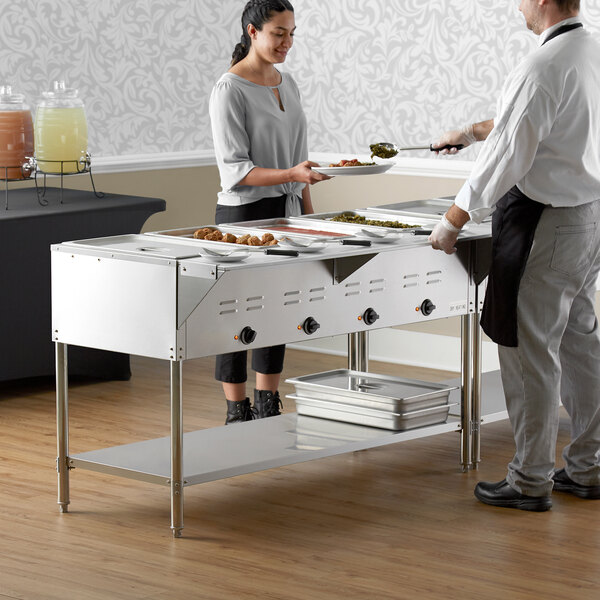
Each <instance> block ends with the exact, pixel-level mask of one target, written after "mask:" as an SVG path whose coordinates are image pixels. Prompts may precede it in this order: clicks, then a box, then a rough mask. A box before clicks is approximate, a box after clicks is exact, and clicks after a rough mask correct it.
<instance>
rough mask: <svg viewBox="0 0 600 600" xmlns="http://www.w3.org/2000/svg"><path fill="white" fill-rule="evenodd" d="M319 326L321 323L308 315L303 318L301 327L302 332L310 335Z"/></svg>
mask: <svg viewBox="0 0 600 600" xmlns="http://www.w3.org/2000/svg"><path fill="white" fill-rule="evenodd" d="M320 327H321V325H319V323H317V321H315V319H313V318H312V317H308V318H307V319H305V321H304V323H302V329H303V330H304V333H307V334H308V335H312V334H313V333H314V332H315V331H316V330H317V329H319V328H320Z"/></svg>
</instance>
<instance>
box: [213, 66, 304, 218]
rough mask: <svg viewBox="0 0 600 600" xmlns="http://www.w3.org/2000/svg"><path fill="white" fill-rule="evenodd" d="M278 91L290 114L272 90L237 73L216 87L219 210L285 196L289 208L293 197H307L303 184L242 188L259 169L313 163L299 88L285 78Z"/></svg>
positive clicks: (228, 76) (214, 107)
mask: <svg viewBox="0 0 600 600" xmlns="http://www.w3.org/2000/svg"><path fill="white" fill-rule="evenodd" d="M277 89H278V90H279V96H280V98H281V104H282V106H283V107H284V109H285V110H281V108H280V107H279V102H278V101H277V98H276V96H275V93H274V92H273V88H271V87H268V86H263V85H258V84H256V83H252V82H251V81H248V80H247V79H244V78H242V77H239V76H238V75H234V74H233V73H225V74H224V75H223V76H222V77H221V79H219V81H218V82H217V83H216V84H215V87H214V88H213V91H212V94H211V96H210V104H209V111H210V119H211V126H212V134H213V141H214V146H215V155H216V158H217V166H218V167H219V174H220V175H221V188H222V191H221V192H219V199H218V203H219V204H225V205H229V206H232V205H240V204H248V203H250V202H254V201H256V200H260V199H261V198H274V197H277V196H282V195H283V194H286V195H287V196H288V205H289V204H290V202H289V201H290V200H292V198H293V197H294V196H296V197H298V196H302V189H303V188H304V186H305V184H304V183H297V182H294V183H284V184H280V185H273V186H265V187H259V186H248V185H238V183H239V182H240V181H241V180H242V179H244V177H246V175H248V173H249V172H250V171H251V170H252V169H253V168H254V167H263V168H267V169H289V168H290V167H293V166H294V165H297V164H298V163H301V162H302V161H305V160H307V159H308V147H307V132H306V117H305V115H304V111H303V110H302V106H301V104H300V92H299V91H298V87H297V86H296V82H295V81H294V79H293V78H292V76H291V75H290V74H289V73H282V74H281V83H280V84H279V86H277ZM294 212H295V211H294Z"/></svg>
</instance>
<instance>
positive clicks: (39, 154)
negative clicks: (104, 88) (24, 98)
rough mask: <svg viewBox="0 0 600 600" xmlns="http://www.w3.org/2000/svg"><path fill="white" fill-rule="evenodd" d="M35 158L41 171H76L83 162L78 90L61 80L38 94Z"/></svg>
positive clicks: (82, 119) (85, 141)
mask: <svg viewBox="0 0 600 600" xmlns="http://www.w3.org/2000/svg"><path fill="white" fill-rule="evenodd" d="M34 132H35V158H36V161H37V168H38V169H39V170H40V171H42V172H44V173H54V174H61V173H62V174H68V173H79V172H81V171H82V170H83V168H84V167H85V165H86V154H87V144H88V136H87V121H86V118H85V109H84V105H83V102H82V100H81V99H80V98H79V97H78V91H77V90H75V89H69V88H67V87H66V86H65V82H64V81H55V82H54V86H53V90H52V91H49V92H43V93H42V100H41V101H40V103H39V105H38V107H37V111H36V115H35V129H34Z"/></svg>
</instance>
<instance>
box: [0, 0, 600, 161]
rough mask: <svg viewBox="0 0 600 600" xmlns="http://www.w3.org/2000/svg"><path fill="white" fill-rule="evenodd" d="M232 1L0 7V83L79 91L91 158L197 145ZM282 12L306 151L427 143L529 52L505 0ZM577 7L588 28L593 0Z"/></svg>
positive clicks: (351, 3)
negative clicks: (289, 29) (287, 16)
mask: <svg viewBox="0 0 600 600" xmlns="http://www.w3.org/2000/svg"><path fill="white" fill-rule="evenodd" d="M243 5H244V1H243V0H220V1H218V2H215V1H209V0H185V1H182V0H78V1H77V2H74V1H72V0H36V1H35V2H34V1H32V0H24V1H23V0H22V1H21V2H14V1H12V0H0V82H10V83H12V85H13V86H14V87H15V88H16V89H18V90H19V91H22V92H24V93H25V94H26V95H27V97H28V99H29V101H30V103H31V104H32V105H35V103H36V101H37V98H39V95H40V92H41V91H43V90H45V89H48V88H49V86H50V84H51V82H52V81H53V80H55V79H59V78H62V79H65V80H66V81H67V83H68V84H69V85H71V86H73V87H77V88H79V90H80V95H81V97H82V98H83V99H84V101H85V103H86V107H87V114H88V120H89V129H90V150H91V151H92V152H93V153H94V154H95V155H96V156H112V155H119V156H123V155H132V154H147V153H161V152H181V151H198V150H209V149H210V148H211V147H212V141H211V135H210V124H209V119H208V112H207V105H208V96H209V94H210V90H211V88H212V85H213V83H214V82H215V81H216V79H218V77H219V76H220V74H221V73H222V72H224V71H225V70H226V69H227V66H228V62H229V56H230V54H231V50H232V48H233V45H234V43H235V42H236V41H237V40H238V39H239V34H240V31H239V29H240V28H239V15H240V13H241V9H242V7H243ZM294 5H295V8H296V22H297V25H298V32H297V37H296V44H295V48H294V50H293V51H292V53H291V55H290V58H289V59H288V61H287V63H286V65H285V68H286V69H287V70H289V71H291V72H293V73H294V75H295V77H296V79H297V81H298V83H299V85H300V88H301V91H302V94H303V98H304V103H305V108H306V111H307V114H308V116H309V121H310V140H309V142H310V148H311V150H312V151H315V152H328V151H332V152H349V153H361V152H364V151H366V145H367V144H368V143H369V142H371V141H373V140H378V139H387V140H391V141H396V142H400V143H406V144H417V143H418V144H421V143H428V142H429V141H431V140H433V139H434V138H435V136H436V135H437V133H438V132H439V131H440V130H441V129H443V128H445V127H449V126H452V125H454V124H461V123H463V122H465V121H467V120H469V121H470V120H473V119H484V118H487V117H489V116H491V115H492V112H491V111H492V108H493V106H494V99H495V97H496V94H497V92H498V90H499V88H500V85H501V83H502V80H503V79H504V77H505V75H506V73H507V72H508V70H509V69H510V68H511V67H512V66H513V65H514V64H515V63H516V62H517V61H518V60H519V59H520V58H521V57H522V56H523V55H525V54H526V53H527V52H529V51H530V50H531V49H532V48H533V47H534V46H535V38H534V36H533V35H532V34H530V33H529V32H528V31H527V30H526V29H525V27H524V26H523V19H522V17H521V15H520V14H519V13H518V10H517V5H518V2H517V0H505V1H501V2H498V0H477V1H475V0H444V1H443V2H440V1H439V0H385V1H383V0H330V1H328V2H316V1H315V0H295V2H294ZM584 9H585V10H584V17H585V18H586V22H587V24H588V25H589V27H590V29H592V30H594V31H600V6H598V3H597V2H596V0H593V1H592V0H588V1H587V5H586V4H585V0H584ZM424 155H427V153H425V154H424ZM413 156H415V154H413ZM464 158H468V156H465V157H464Z"/></svg>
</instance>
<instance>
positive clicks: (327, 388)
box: [286, 369, 456, 413]
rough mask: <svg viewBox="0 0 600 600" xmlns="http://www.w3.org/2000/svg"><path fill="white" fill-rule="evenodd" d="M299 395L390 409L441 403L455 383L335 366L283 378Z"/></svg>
mask: <svg viewBox="0 0 600 600" xmlns="http://www.w3.org/2000/svg"><path fill="white" fill-rule="evenodd" d="M286 382H287V383H291V384H293V385H294V386H295V388H296V394H298V396H301V397H302V398H314V399H315V400H325V401H327V402H339V403H342V404H347V405H353V406H357V407H360V408H368V409H374V410H379V411H387V412H391V413H405V412H408V411H413V410H420V409H424V408H431V407H435V406H442V405H444V404H447V403H448V396H449V395H450V392H451V391H452V390H454V389H456V386H454V387H452V386H448V385H447V384H441V383H431V382H427V381H419V380H417V379H406V378H403V377H394V376H392V375H378V374H376V373H365V372H362V371H351V370H349V369H336V370H333V371H325V372H323V373H314V374H312V375H304V376H302V377H294V378H291V379H287V380H286Z"/></svg>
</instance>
